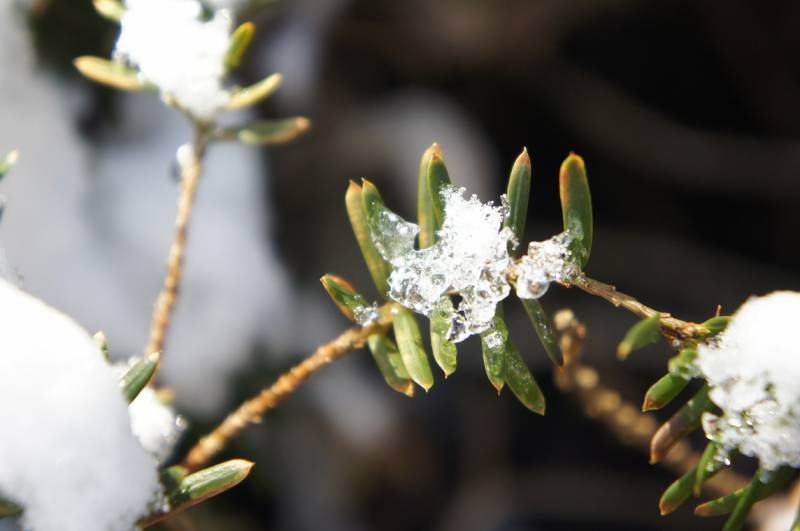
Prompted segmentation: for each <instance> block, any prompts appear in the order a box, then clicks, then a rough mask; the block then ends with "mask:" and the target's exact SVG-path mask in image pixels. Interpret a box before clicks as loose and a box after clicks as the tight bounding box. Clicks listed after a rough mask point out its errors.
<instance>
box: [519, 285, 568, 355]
mask: <svg viewBox="0 0 800 531" xmlns="http://www.w3.org/2000/svg"><path fill="white" fill-rule="evenodd" d="M519 301H520V302H521V303H522V306H523V307H524V308H525V312H526V313H527V314H528V317H529V318H530V320H531V324H532V325H533V329H534V330H535V331H536V335H537V336H538V337H539V341H541V343H542V346H543V347H544V351H545V352H546V353H547V357H549V358H550V361H552V362H553V363H554V364H556V365H557V366H559V367H562V366H563V365H564V355H563V354H562V353H561V349H560V348H559V346H558V339H557V338H556V333H555V330H554V329H553V324H552V323H551V322H550V318H549V317H547V313H545V311H544V308H542V304H541V303H540V302H539V301H538V300H537V299H519Z"/></svg>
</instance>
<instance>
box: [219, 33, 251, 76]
mask: <svg viewBox="0 0 800 531" xmlns="http://www.w3.org/2000/svg"><path fill="white" fill-rule="evenodd" d="M255 31H256V25H255V24H253V23H252V22H245V23H244V24H242V25H241V26H239V27H238V28H236V30H234V32H233V35H231V42H230V44H229V45H228V51H227V52H226V53H225V68H226V69H227V70H228V72H230V71H233V70H236V69H237V68H239V65H241V64H242V57H244V53H245V52H246V51H247V48H248V47H249V46H250V43H251V42H252V41H253V34H254V33H255Z"/></svg>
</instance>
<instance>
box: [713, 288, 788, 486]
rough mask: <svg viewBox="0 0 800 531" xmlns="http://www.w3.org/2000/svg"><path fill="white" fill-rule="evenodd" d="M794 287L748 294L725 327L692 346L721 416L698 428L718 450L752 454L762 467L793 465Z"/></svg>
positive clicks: (714, 417) (771, 467)
mask: <svg viewBox="0 0 800 531" xmlns="http://www.w3.org/2000/svg"><path fill="white" fill-rule="evenodd" d="M798 315H800V293H797V292H788V291H779V292H774V293H771V294H769V295H766V296H764V297H753V298H751V299H750V300H748V301H747V302H745V303H744V304H743V305H742V306H741V308H739V310H738V311H737V312H736V313H735V314H734V315H733V317H732V318H731V321H730V323H729V325H728V327H727V329H726V330H725V331H724V332H723V333H722V334H721V335H720V336H718V337H717V338H715V339H713V340H711V341H709V342H707V343H705V344H702V345H700V346H699V348H698V357H697V367H698V369H699V371H700V372H701V373H702V375H703V376H704V377H705V379H706V380H707V382H708V383H709V385H710V387H711V393H710V396H711V400H712V401H713V402H714V403H715V404H716V405H717V406H719V407H720V409H721V410H722V414H721V415H719V416H718V415H713V414H710V413H706V414H705V415H704V417H703V429H704V430H705V432H706V434H707V435H708V437H709V438H711V439H712V440H714V441H716V442H717V443H718V445H719V446H720V447H721V448H722V450H723V452H726V453H729V452H731V451H733V450H738V451H739V452H741V453H743V454H745V455H748V456H751V457H756V458H758V460H759V461H760V464H761V466H762V468H764V469H766V470H774V469H776V468H778V467H780V466H782V465H790V466H793V467H800V385H798V382H800V346H798V342H797V338H796V337H795V334H796V328H797V324H798V322H797V319H798Z"/></svg>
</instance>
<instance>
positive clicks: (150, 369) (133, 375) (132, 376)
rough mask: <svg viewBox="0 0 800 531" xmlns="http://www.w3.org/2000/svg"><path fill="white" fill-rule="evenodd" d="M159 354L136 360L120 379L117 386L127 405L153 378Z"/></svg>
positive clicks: (154, 353)
mask: <svg viewBox="0 0 800 531" xmlns="http://www.w3.org/2000/svg"><path fill="white" fill-rule="evenodd" d="M159 357H160V356H159V353H158V352H152V353H150V354H148V355H147V356H144V357H142V358H140V359H139V360H137V361H136V362H135V363H134V364H133V365H131V368H130V369H128V370H127V371H126V372H125V374H123V375H122V378H120V380H119V385H120V387H121V388H122V394H123V395H124V396H125V400H127V401H128V403H130V402H133V400H134V399H135V398H136V397H137V396H139V393H141V392H142V389H144V388H145V386H146V385H147V383H148V382H149V381H150V379H151V378H152V377H153V374H155V372H156V368H157V367H158V360H159Z"/></svg>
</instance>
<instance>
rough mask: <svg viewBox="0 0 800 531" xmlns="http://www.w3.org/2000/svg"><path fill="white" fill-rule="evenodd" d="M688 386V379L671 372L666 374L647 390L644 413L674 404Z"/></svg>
mask: <svg viewBox="0 0 800 531" xmlns="http://www.w3.org/2000/svg"><path fill="white" fill-rule="evenodd" d="M687 385H689V379H688V378H684V377H683V376H677V375H675V374H672V373H671V372H669V373H667V374H665V375H664V376H662V377H661V378H660V379H659V380H658V381H657V382H656V383H654V384H653V385H652V386H650V389H648V390H647V393H646V394H645V395H644V404H642V411H652V410H654V409H661V408H662V407H664V406H666V405H667V404H669V403H670V402H672V400H673V399H674V398H675V397H676V396H678V395H679V394H680V392H681V391H683V390H684V389H685V388H686V386H687Z"/></svg>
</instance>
